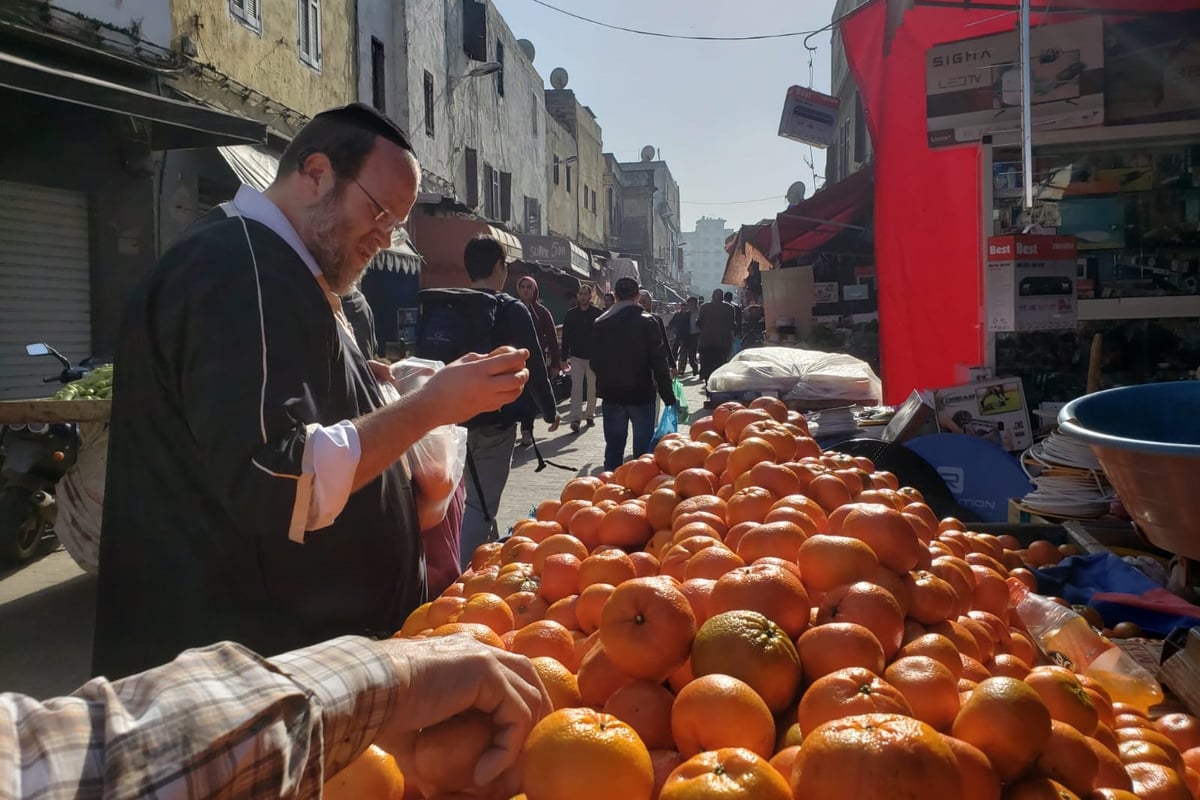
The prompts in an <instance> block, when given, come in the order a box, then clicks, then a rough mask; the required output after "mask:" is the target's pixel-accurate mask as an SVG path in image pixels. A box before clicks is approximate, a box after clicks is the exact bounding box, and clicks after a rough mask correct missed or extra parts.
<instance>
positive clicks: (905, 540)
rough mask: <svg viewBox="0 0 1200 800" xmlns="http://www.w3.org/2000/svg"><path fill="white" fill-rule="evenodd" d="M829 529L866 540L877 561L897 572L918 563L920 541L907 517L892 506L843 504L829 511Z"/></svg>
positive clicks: (901, 571) (841, 534)
mask: <svg viewBox="0 0 1200 800" xmlns="http://www.w3.org/2000/svg"><path fill="white" fill-rule="evenodd" d="M829 531H830V533H835V534H837V535H839V536H851V537H853V538H855V539H861V540H862V541H864V542H866V543H867V545H869V546H870V548H871V549H872V550H873V551H875V556H876V557H877V558H878V559H879V563H880V564H881V565H883V566H885V567H887V568H888V569H891V570H894V571H896V572H898V573H904V572H908V571H909V570H910V569H912V568H913V567H915V566H916V565H917V561H918V559H919V558H920V550H921V542H920V540H919V539H918V538H917V534H916V532H915V531H914V530H913V527H912V525H910V524H909V523H908V520H906V519H905V518H904V515H903V514H901V513H900V512H899V511H897V510H896V509H894V508H889V507H888V506H884V505H880V504H877V503H851V504H848V505H843V506H841V507H840V508H838V509H837V510H835V511H833V512H832V513H831V514H830V515H829Z"/></svg>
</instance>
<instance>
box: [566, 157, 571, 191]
mask: <svg viewBox="0 0 1200 800" xmlns="http://www.w3.org/2000/svg"><path fill="white" fill-rule="evenodd" d="M566 167H567V194H570V193H571V165H570V164H567V165H566Z"/></svg>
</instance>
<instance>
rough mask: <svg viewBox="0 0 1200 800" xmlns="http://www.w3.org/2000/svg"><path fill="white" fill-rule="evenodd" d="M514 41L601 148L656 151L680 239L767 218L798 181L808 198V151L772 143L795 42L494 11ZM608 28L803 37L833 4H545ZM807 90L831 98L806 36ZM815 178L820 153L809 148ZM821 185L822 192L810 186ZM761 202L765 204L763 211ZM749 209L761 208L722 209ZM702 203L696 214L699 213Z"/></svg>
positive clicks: (555, 0)
mask: <svg viewBox="0 0 1200 800" xmlns="http://www.w3.org/2000/svg"><path fill="white" fill-rule="evenodd" d="M493 2H495V4H496V7H497V8H498V9H500V13H501V14H503V16H504V19H505V21H506V22H507V23H508V25H509V27H510V28H511V29H512V31H513V33H514V34H515V35H516V36H517V37H518V38H523V39H529V40H530V41H532V42H533V44H534V47H535V48H536V50H537V56H536V58H535V59H534V66H535V67H536V68H537V70H538V73H539V74H540V75H541V76H542V79H543V80H544V81H545V82H546V85H547V87H548V86H549V82H550V71H551V70H552V69H554V68H555V67H563V68H564V69H566V70H567V72H568V73H569V74H570V83H569V85H568V87H567V88H569V89H573V90H574V91H575V96H576V98H577V99H578V100H579V102H580V103H582V104H583V105H586V106H589V107H590V108H591V109H592V111H593V112H594V113H595V114H596V117H597V119H598V120H599V122H600V125H601V128H602V130H603V134H604V149H605V150H606V151H607V152H610V153H613V154H615V155H616V156H617V158H619V159H620V160H622V161H637V160H638V153H639V151H640V150H641V149H642V147H643V146H645V145H647V144H651V145H654V146H655V147H657V148H658V149H659V150H660V151H661V153H662V158H663V160H664V161H666V162H667V164H668V166H670V168H671V173H672V174H673V175H674V176H675V180H676V181H677V182H678V183H679V197H680V201H681V203H682V205H683V209H682V225H683V230H685V231H686V230H692V229H693V228H694V227H695V221H696V219H697V218H699V217H723V218H725V219H726V220H728V221H729V225H730V227H733V228H736V227H737V226H738V225H740V224H743V223H747V222H757V221H758V220H760V219H762V218H763V217H768V216H774V215H775V214H777V213H778V212H780V211H782V210H783V209H784V207H785V206H786V202H785V201H784V199H783V196H784V193H785V192H786V191H787V188H788V186H790V185H791V183H792V182H793V181H796V180H802V181H804V183H805V185H806V186H808V187H809V192H810V193H811V192H812V187H813V171H812V169H811V168H810V167H809V166H808V165H807V164H806V163H805V159H807V158H809V154H810V150H809V147H808V145H804V144H800V143H799V142H793V141H791V140H788V139H781V138H780V137H779V136H778V134H777V131H778V129H779V116H780V112H781V111H782V109H783V100H784V96H785V94H786V93H787V88H788V87H789V86H791V85H793V84H799V85H801V86H808V85H809V67H808V64H809V54H808V51H806V50H805V49H804V46H803V44H802V39H803V37H800V36H795V37H789V38H784V39H773V40H763V41H748V42H703V41H684V40H675V39H661V38H657V37H649V36H639V35H635V34H631V33H624V32H619V31H613V30H608V29H605V28H601V27H599V26H596V25H592V24H589V23H586V22H582V21H580V20H576V19H572V18H570V17H567V16H564V15H562V14H560V13H558V12H556V11H553V10H551V9H549V8H545V7H543V6H540V5H538V4H537V3H534V2H533V0H493ZM547 2H550V3H552V4H553V5H556V6H558V7H560V8H563V9H566V10H568V11H572V12H574V13H577V14H581V15H583V16H587V17H591V18H593V19H598V20H600V21H603V22H607V23H610V24H614V25H622V26H625V27H630V28H640V29H643V30H650V31H661V32H664V33H674V34H686V35H692V36H712V35H717V36H750V35H756V34H765V33H782V32H787V31H806V30H814V29H816V28H820V27H822V26H824V25H826V24H828V23H829V20H830V17H831V15H832V13H833V3H834V0H799V1H798V2H797V1H796V0H793V1H792V2H788V0H605V2H603V3H597V2H594V0H547ZM810 43H811V44H813V45H816V46H817V47H818V49H817V51H816V52H815V53H813V54H812V57H813V78H812V86H813V88H815V89H817V90H819V91H823V92H828V91H829V69H830V64H829V34H828V32H825V33H821V34H818V35H817V36H814V37H813V38H812V40H811V42H810ZM811 153H812V155H813V156H815V159H814V161H815V164H816V174H817V175H818V176H820V175H822V174H823V173H824V165H825V151H824V150H821V149H819V148H813V149H812V151H811ZM818 185H819V184H818ZM761 198H768V199H766V200H762V199H761ZM744 200H756V201H759V202H753V203H745V202H738V203H736V204H729V203H730V201H744ZM701 203H703V205H701Z"/></svg>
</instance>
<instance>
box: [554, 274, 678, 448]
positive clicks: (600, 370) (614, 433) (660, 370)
mask: <svg viewBox="0 0 1200 800" xmlns="http://www.w3.org/2000/svg"><path fill="white" fill-rule="evenodd" d="M613 290H614V291H615V292H616V297H617V302H616V303H614V304H613V306H612V308H610V309H608V310H607V311H605V312H604V313H603V314H601V315H600V316H599V317H597V318H596V322H595V325H594V326H593V330H594V332H595V341H597V342H603V343H604V344H603V346H601V347H597V348H594V349H593V351H592V359H591V363H592V371H593V372H594V373H595V374H596V393H597V394H598V395H599V396H600V399H602V400H603V401H604V469H605V470H612V469H616V468H617V467H618V466H620V464H621V462H622V461H623V460H624V458H625V442H626V440H627V438H628V436H629V426H630V424H632V425H633V454H634V455H635V456H640V455H642V454H643V453H648V452H650V440H651V438H652V437H653V436H654V399H655V394H656V393H657V395H658V396H659V397H661V398H662V401H663V403H664V404H666V405H668V406H672V405H675V393H674V390H673V389H672V387H671V369H670V367H669V366H668V365H667V344H666V342H665V341H664V337H663V333H662V322H661V321H660V320H658V319H657V318H655V317H653V316H651V315H650V314H648V313H646V312H645V311H644V310H643V309H642V307H641V306H640V305H638V291H639V287H638V283H637V281H635V280H634V279H633V278H621V279H619V280H618V281H617V283H616V286H614V287H613ZM530 361H531V362H532V361H533V359H530ZM532 369H533V367H532V366H531V367H530V370H531V371H532Z"/></svg>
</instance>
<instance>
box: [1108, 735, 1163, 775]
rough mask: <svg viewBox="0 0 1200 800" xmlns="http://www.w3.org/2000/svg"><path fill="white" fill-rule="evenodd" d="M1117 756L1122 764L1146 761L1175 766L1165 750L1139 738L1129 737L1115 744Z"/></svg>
mask: <svg viewBox="0 0 1200 800" xmlns="http://www.w3.org/2000/svg"><path fill="white" fill-rule="evenodd" d="M1117 758H1119V759H1121V763H1122V764H1132V763H1134V762H1135V761H1148V762H1150V763H1151V764H1162V765H1163V766H1164V767H1171V768H1172V769H1174V768H1175V764H1174V763H1173V761H1172V760H1171V755H1170V754H1169V753H1168V752H1167V751H1166V750H1163V749H1162V748H1161V747H1159V746H1158V745H1156V744H1151V743H1150V742H1145V741H1142V740H1140V739H1129V740H1128V741H1124V742H1121V743H1120V744H1119V745H1117Z"/></svg>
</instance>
